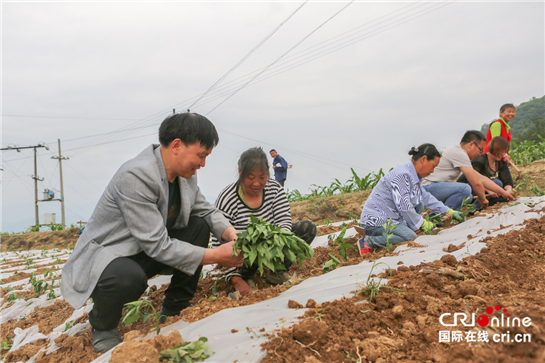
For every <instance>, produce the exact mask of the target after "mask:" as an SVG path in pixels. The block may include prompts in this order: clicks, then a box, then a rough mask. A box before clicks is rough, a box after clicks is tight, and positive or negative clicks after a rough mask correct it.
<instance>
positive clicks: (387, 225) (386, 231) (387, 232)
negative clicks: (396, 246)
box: [382, 218, 397, 253]
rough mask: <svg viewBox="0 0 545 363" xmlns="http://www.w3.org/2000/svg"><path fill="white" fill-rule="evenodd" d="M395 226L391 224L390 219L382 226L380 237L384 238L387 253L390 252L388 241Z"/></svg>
mask: <svg viewBox="0 0 545 363" xmlns="http://www.w3.org/2000/svg"><path fill="white" fill-rule="evenodd" d="M396 227H397V225H395V224H392V218H390V220H389V221H388V222H386V223H384V224H383V225H382V228H384V233H382V235H383V236H384V237H386V251H388V253H390V252H391V250H392V244H391V243H390V239H391V238H392V237H393V233H392V232H393V230H394V229H396Z"/></svg>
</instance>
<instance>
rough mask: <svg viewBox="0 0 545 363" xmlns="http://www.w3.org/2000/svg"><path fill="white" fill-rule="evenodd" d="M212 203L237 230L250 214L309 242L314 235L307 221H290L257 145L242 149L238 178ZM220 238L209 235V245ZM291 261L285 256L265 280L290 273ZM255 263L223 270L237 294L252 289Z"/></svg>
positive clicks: (287, 277) (282, 278)
mask: <svg viewBox="0 0 545 363" xmlns="http://www.w3.org/2000/svg"><path fill="white" fill-rule="evenodd" d="M216 207H217V208H218V209H219V210H220V211H222V212H223V214H224V216H225V217H226V218H227V220H228V221H229V223H231V225H233V227H234V228H235V229H236V230H237V231H238V232H243V231H245V230H246V229H247V227H248V224H249V222H250V215H253V216H255V217H257V218H262V219H263V220H265V221H266V222H268V223H270V224H272V225H273V226H274V227H275V228H276V227H281V228H283V229H285V230H287V231H291V232H293V233H294V234H295V235H296V236H298V237H300V238H301V239H303V240H304V241H305V242H307V243H308V244H310V243H311V242H312V241H313V240H314V237H315V236H316V225H315V224H314V223H313V222H311V221H309V220H304V221H299V222H296V223H293V224H292V220H291V212H290V205H289V202H288V198H287V197H286V192H285V191H284V188H282V185H281V184H280V183H279V182H278V181H276V180H273V179H271V178H270V177H269V163H268V161H267V155H266V154H265V152H264V151H263V149H262V148H260V147H254V148H250V149H248V150H246V151H244V152H243V153H242V154H241V155H240V158H239V160H238V180H237V181H236V182H234V183H231V184H229V185H228V186H227V187H225V189H223V190H222V191H221V192H220V194H219V196H218V198H217V199H216ZM221 243H222V242H221V241H219V240H218V239H217V238H212V242H211V244H212V246H213V247H217V246H220V245H221ZM291 264H292V263H291V262H290V261H288V260H286V262H285V263H284V266H285V267H286V271H279V272H276V273H272V272H269V273H268V275H267V282H269V283H271V284H281V283H283V282H285V281H288V280H290V279H291V278H292V276H291V275H290V274H289V273H288V272H287V271H288V270H289V268H290V266H291ZM257 269H258V264H257V262H255V263H254V265H253V266H251V267H246V266H242V267H240V268H234V269H231V270H229V271H227V272H226V273H225V278H226V280H227V282H230V283H232V284H233V286H234V287H235V289H236V290H237V291H238V292H239V293H240V295H241V296H245V295H248V294H250V293H252V292H253V291H255V289H256V286H255V282H254V276H255V274H256V272H257Z"/></svg>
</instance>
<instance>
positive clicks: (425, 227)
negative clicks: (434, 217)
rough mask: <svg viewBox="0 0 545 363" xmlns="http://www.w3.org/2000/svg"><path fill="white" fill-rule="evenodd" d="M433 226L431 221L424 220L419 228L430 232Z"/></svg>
mask: <svg viewBox="0 0 545 363" xmlns="http://www.w3.org/2000/svg"><path fill="white" fill-rule="evenodd" d="M434 228H435V224H433V222H430V221H424V223H422V226H421V227H420V229H421V230H423V231H424V232H426V233H428V234H430V233H431V231H432V229H434Z"/></svg>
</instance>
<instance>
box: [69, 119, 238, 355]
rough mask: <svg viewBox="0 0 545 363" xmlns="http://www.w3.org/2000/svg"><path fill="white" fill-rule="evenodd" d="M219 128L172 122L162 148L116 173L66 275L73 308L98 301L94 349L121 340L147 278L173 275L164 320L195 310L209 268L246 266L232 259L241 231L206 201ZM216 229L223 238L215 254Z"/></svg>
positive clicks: (163, 130) (204, 122) (164, 127)
mask: <svg viewBox="0 0 545 363" xmlns="http://www.w3.org/2000/svg"><path fill="white" fill-rule="evenodd" d="M218 141H219V137H218V133H217V131H216V128H215V127H214V125H213V124H212V123H211V122H210V121H209V120H208V119H206V118H205V117H203V116H201V115H198V114H195V113H183V114H176V115H172V116H170V117H167V118H166V119H165V120H164V121H163V123H162V124H161V126H160V128H159V142H160V145H151V146H149V147H148V148H146V149H145V150H144V151H142V152H141V153H140V154H139V155H138V156H136V158H134V159H132V160H130V161H128V162H126V163H125V164H123V165H122V166H121V168H120V169H119V170H118V171H117V173H116V174H115V175H114V177H113V178H112V180H111V181H110V183H109V184H108V186H107V187H106V190H105V192H104V194H102V196H101V198H100V200H99V201H98V204H97V206H96V208H95V210H94V212H93V214H92V216H91V218H90V219H89V222H88V223H87V226H86V228H85V230H84V231H83V234H82V235H81V237H80V238H79V240H78V242H77V243H76V247H75V248H74V252H73V253H72V255H71V256H70V258H69V259H68V262H67V263H66V265H65V266H64V268H63V271H62V283H61V293H62V296H63V297H64V298H65V299H66V301H68V302H69V303H70V304H71V305H72V306H73V307H74V308H76V309H78V308H80V307H81V306H83V305H84V304H85V302H86V301H87V299H88V298H89V297H92V298H93V302H94V305H93V310H91V312H90V313H89V322H90V323H91V325H92V327H93V331H92V333H93V348H94V350H95V351H96V352H106V351H108V350H110V349H111V348H113V347H114V346H116V345H117V344H119V343H121V341H122V340H121V337H120V335H119V332H118V331H117V325H118V324H119V320H120V319H121V314H122V309H123V306H124V304H125V303H127V302H131V301H135V300H138V299H139V298H140V296H141V295H142V294H143V293H144V291H145V290H146V288H147V286H148V285H147V280H148V279H149V278H151V277H153V276H155V275H156V274H161V273H162V274H173V276H172V278H171V282H170V286H169V288H168V289H167V290H166V292H165V300H164V302H163V306H162V308H161V315H165V316H173V315H178V314H179V313H180V311H181V310H182V309H184V308H186V307H188V306H191V304H190V303H189V300H191V299H192V298H193V296H194V295H195V291H196V289H197V283H198V280H199V275H200V272H201V269H202V265H205V264H213V263H218V264H221V265H223V266H231V267H232V266H241V265H242V262H243V259H242V256H238V257H232V255H233V245H234V243H235V242H234V240H236V233H237V232H236V231H235V229H234V228H233V227H232V226H231V225H230V224H229V222H228V221H227V219H225V217H224V216H223V214H222V213H221V212H220V211H218V210H217V209H216V208H215V207H214V206H212V205H211V204H210V203H208V202H207V201H206V199H205V198H204V196H203V195H202V194H201V192H200V190H199V187H198V186H197V176H196V172H197V170H198V169H200V168H201V167H204V166H205V162H206V158H207V157H208V155H210V153H211V152H212V149H213V148H214V147H215V146H216V145H217V144H218ZM210 232H212V233H213V234H214V236H216V237H217V238H221V239H222V240H223V241H230V242H229V243H226V244H224V245H222V246H220V247H219V248H216V249H209V248H207V246H208V241H209V238H210Z"/></svg>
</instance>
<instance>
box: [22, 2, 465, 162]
mask: <svg viewBox="0 0 545 363" xmlns="http://www.w3.org/2000/svg"><path fill="white" fill-rule="evenodd" d="M455 1H456V0H455ZM453 2H454V1H452V2H445V3H439V4H438V5H433V6H435V8H433V6H432V7H429V8H428V9H425V10H429V9H431V10H429V11H424V12H420V13H416V14H410V15H409V16H407V17H405V18H403V19H401V20H405V21H403V22H398V23H397V24H396V23H394V24H393V25H390V26H389V27H386V28H385V27H383V28H382V29H383V30H381V31H380V32H376V33H375V34H370V35H368V34H365V37H362V36H360V37H359V38H356V39H355V40H354V39H353V40H350V41H349V42H345V43H343V44H340V45H336V46H335V47H336V48H333V49H328V50H326V51H323V52H321V53H319V54H317V55H313V56H312V57H311V58H306V59H302V60H300V61H299V62H298V63H296V64H290V65H288V66H285V67H284V68H281V69H278V70H277V71H276V72H275V73H273V74H271V75H268V76H266V77H261V78H259V77H258V76H260V75H262V74H263V73H264V72H265V70H266V69H267V67H265V68H262V69H261V70H257V71H254V72H251V73H250V74H249V75H251V74H255V73H256V72H258V73H257V75H258V76H253V77H252V78H251V79H250V81H246V83H245V84H246V85H249V84H250V83H251V82H252V80H253V83H252V84H255V83H258V82H262V81H264V80H267V79H269V78H271V77H274V76H276V75H278V74H280V73H283V72H286V71H288V70H290V69H293V68H295V67H298V66H300V65H302V64H305V63H308V62H310V61H312V60H315V59H317V58H319V57H322V56H325V55H327V54H329V53H331V52H334V51H337V50H339V49H342V48H344V47H346V46H349V45H352V44H354V43H356V42H359V41H361V40H364V39H367V38H369V37H372V36H375V35H377V34H380V33H382V32H383V31H386V30H389V29H392V28H394V27H397V26H399V25H401V24H404V23H406V22H408V21H412V20H414V19H416V18H418V17H420V16H423V15H426V14H428V13H430V12H432V11H436V10H438V9H439V8H442V7H444V6H447V5H450V4H451V3H453ZM425 4H427V3H425ZM443 4H444V5H443ZM348 5H350V4H348ZM348 5H347V6H348ZM410 6H412V4H411V5H409V6H406V7H403V8H401V9H397V10H395V11H393V12H391V13H389V14H387V15H384V16H382V17H380V18H377V19H374V20H372V21H371V22H369V23H367V24H365V25H368V24H370V23H372V22H375V21H377V20H378V19H381V18H384V17H387V16H390V15H392V14H394V13H396V12H399V11H401V10H403V9H406V8H408V7H410ZM419 6H422V4H420V5H418V6H417V7H419ZM343 9H344V8H343ZM343 9H341V11H342V10H343ZM412 10H414V9H412ZM412 10H408V11H405V12H404V13H407V12H409V11H412ZM404 13H402V14H404ZM400 15H401V14H398V15H395V16H394V17H397V16H400ZM384 22H385V21H382V22H379V24H381V23H384ZM365 25H362V26H359V27H357V28H354V29H352V30H350V31H348V32H344V33H342V34H341V35H343V34H346V33H349V32H353V31H354V30H355V29H358V28H361V27H363V26H365ZM379 29H381V28H379ZM341 35H338V36H336V37H333V38H330V39H329V40H327V41H325V42H322V43H319V44H318V45H320V44H323V43H326V42H331V40H332V39H335V38H338V37H339V36H341ZM345 38H346V37H345ZM345 38H343V39H345ZM333 43H335V42H333ZM316 46H317V45H315V46H312V47H310V48H307V49H306V50H303V51H301V52H299V53H295V54H294V55H292V56H291V58H292V60H293V59H297V58H293V56H295V55H297V54H301V53H302V52H305V51H307V50H309V49H312V48H315V47H316ZM321 48H323V47H321ZM312 52H315V51H312ZM289 58H290V57H286V59H285V61H286V62H284V63H280V64H279V65H278V67H281V66H283V65H285V64H287V63H288V61H292V60H289ZM298 58H301V57H298ZM268 67H269V69H271V70H272V69H275V67H274V66H271V65H269V66H268ZM241 78H242V79H244V78H246V79H247V78H248V76H243V77H241ZM258 78H259V79H258ZM232 82H234V81H231V82H229V83H232ZM229 83H228V84H229ZM238 83H240V82H238ZM225 87H226V86H223V88H224V89H225ZM244 87H245V86H244V85H243V86H242V87H239V89H238V90H240V89H242V88H244ZM221 88H222V87H218V88H217V89H216V91H214V92H210V93H218V92H220V91H219V90H220V89H221ZM238 90H237V91H235V93H236V92H238ZM229 92H231V91H230V90H227V91H226V92H224V93H222V94H220V95H219V96H216V97H215V98H212V99H209V100H208V101H206V102H204V103H202V104H206V103H209V102H211V101H213V100H215V99H218V98H220V97H222V96H223V95H225V94H228V93H229ZM232 95H234V93H232V94H231V96H232ZM231 96H229V97H228V98H230V97H231ZM197 97H198V96H197ZM202 98H203V96H201V97H199V99H202ZM228 98H227V99H228ZM227 99H225V100H224V101H223V102H225V101H226V100H227ZM184 102H185V101H184ZM223 102H222V103H223ZM195 103H196V102H194V104H195ZM220 104H221V103H220ZM176 106H177V105H176ZM217 107H219V105H218V106H216V107H215V108H217ZM215 108H214V109H215ZM214 109H212V110H211V111H213V110H214ZM211 111H210V112H211ZM210 112H209V113H210ZM152 116H153V115H152ZM152 116H148V117H146V118H144V119H142V120H140V121H139V122H137V123H136V124H141V123H144V122H148V124H147V125H145V126H139V127H134V126H135V125H136V124H133V125H132V127H131V129H130V130H129V129H128V128H129V127H130V126H126V127H123V128H120V129H118V130H114V131H111V132H108V133H102V134H97V135H92V136H85V137H82V138H89V137H93V136H101V135H114V134H116V133H132V132H135V131H136V130H138V129H143V128H148V127H151V126H154V125H155V124H156V121H155V120H152V121H151V122H149V118H150V117H152ZM224 131H225V130H224ZM233 134H234V133H233ZM234 135H236V136H240V137H243V136H242V135H238V134H234ZM142 136H146V135H142ZM142 136H137V137H134V138H138V137H142ZM78 139H81V138H77V139H71V140H78ZM109 139H111V137H110V138H109ZM129 139H133V138H127V139H121V140H119V139H118V140H114V141H109V142H108V141H104V142H102V143H96V142H95V143H88V144H86V145H83V146H79V147H77V148H72V149H69V150H76V149H78V150H82V149H83V148H89V147H96V146H100V145H104V144H108V143H113V142H117V141H124V140H129ZM252 140H254V141H258V140H255V139H252ZM258 142H261V141H258ZM285 149H286V150H287V148H285ZM83 152H86V151H81V152H80V153H83ZM292 152H295V150H293V151H292ZM301 154H304V153H301ZM14 160H16V159H14ZM336 163H338V162H336ZM345 165H347V164H345ZM358 168H362V167H358ZM362 169H365V170H370V169H366V168H362Z"/></svg>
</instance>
